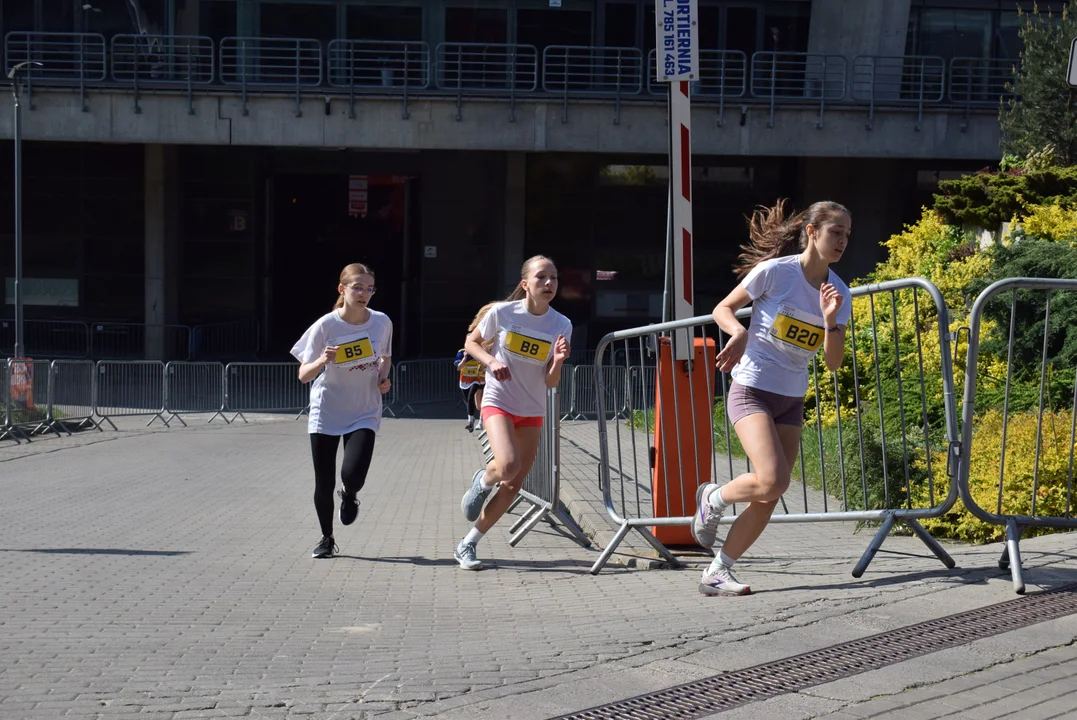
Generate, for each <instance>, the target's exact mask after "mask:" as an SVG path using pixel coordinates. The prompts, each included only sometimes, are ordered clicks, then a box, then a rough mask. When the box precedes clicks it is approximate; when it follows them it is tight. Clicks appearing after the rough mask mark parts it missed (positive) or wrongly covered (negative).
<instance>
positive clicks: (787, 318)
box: [732, 255, 853, 397]
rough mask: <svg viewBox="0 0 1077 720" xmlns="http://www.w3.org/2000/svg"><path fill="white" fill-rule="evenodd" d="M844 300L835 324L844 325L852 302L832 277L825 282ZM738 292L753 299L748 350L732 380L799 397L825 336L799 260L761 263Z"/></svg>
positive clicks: (843, 286)
mask: <svg viewBox="0 0 1077 720" xmlns="http://www.w3.org/2000/svg"><path fill="white" fill-rule="evenodd" d="M828 282H830V284H832V285H833V286H834V287H835V288H837V290H838V292H839V293H841V296H842V298H843V301H842V304H841V309H840V310H838V317H837V324H838V325H840V326H843V325H847V324H848V323H849V315H850V313H851V312H852V305H853V296H852V293H850V292H849V287H848V286H847V285H846V284H845V283H843V282H842V281H841V278H839V277H838V276H837V275H836V274H834V271H833V270H831V271H830V279H829V280H828ZM741 287H743V288H744V290H745V291H746V292H747V293H748V296H749V297H750V298H751V299H752V322H751V324H750V325H749V326H748V345H747V347H746V348H745V350H744V355H742V356H741V359H740V362H739V363H737V365H736V367H734V368H733V372H732V375H733V379H734V380H736V381H737V382H738V383H740V384H741V385H745V386H747V387H753V388H756V389H758V390H766V391H767V392H772V393H777V394H779V395H786V396H789V397H804V395H805V394H807V392H808V365H809V364H810V363H811V359H812V358H813V357H815V355H816V353H818V352H819V348H821V347H823V338H824V336H825V334H826V332H825V331H826V327H825V323H824V322H823V314H822V311H821V310H820V309H819V290H817V289H816V288H814V287H812V286H811V284H809V283H808V280H807V278H805V277H804V269H803V268H802V267H801V266H800V257H799V256H797V255H789V256H786V257H780V258H775V259H772V260H765V261H763V262H761V263H759V264H758V265H756V266H755V267H754V268H752V270H751V272H749V273H748V275H747V277H745V278H744V280H742V281H741Z"/></svg>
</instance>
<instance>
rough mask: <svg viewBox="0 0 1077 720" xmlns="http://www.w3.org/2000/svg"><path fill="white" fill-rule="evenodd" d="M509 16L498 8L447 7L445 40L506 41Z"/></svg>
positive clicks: (460, 41)
mask: <svg viewBox="0 0 1077 720" xmlns="http://www.w3.org/2000/svg"><path fill="white" fill-rule="evenodd" d="M508 18H509V15H508V11H507V10H499V9H497V8H482V9H476V8H461V7H450V8H445V42H450V43H506V42H508Z"/></svg>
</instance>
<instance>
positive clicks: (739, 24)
mask: <svg viewBox="0 0 1077 720" xmlns="http://www.w3.org/2000/svg"><path fill="white" fill-rule="evenodd" d="M1018 4H1021V5H1026V4H1027V5H1031V3H1017V4H1015V3H1014V2H999V1H997V0H968V1H965V0H938V1H937V2H936V1H935V0H855V1H854V0H729V1H726V0H700V6H701V11H700V28H701V30H700V36H701V51H702V53H701V54H702V61H701V64H702V70H701V74H702V75H703V77H702V78H701V79H700V81H699V82H698V83H695V84H694V85H693V99H694V110H693V124H694V140H693V149H694V153H695V155H694V167H693V182H694V186H695V189H696V191H695V228H696V236H697V245H696V250H695V252H696V257H697V270H696V284H697V291H696V293H697V306H698V308H699V310H700V311H701V312H705V311H707V310H709V309H710V307H711V306H712V305H713V303H714V302H715V301H716V299H718V298H719V297H720V296H721V295H722V294H724V293H725V292H727V291H728V290H729V289H730V288H731V287H732V285H733V283H734V282H735V279H734V277H733V274H732V273H731V271H730V265H731V262H732V261H733V259H734V258H735V257H736V254H737V252H738V247H739V245H740V244H741V243H743V242H744V241H745V239H746V227H745V222H744V216H745V215H746V214H748V213H750V212H751V209H752V207H753V206H755V205H757V204H760V203H768V204H770V203H773V202H774V200H775V199H776V198H778V197H788V198H790V199H792V201H793V204H794V205H796V206H797V207H803V206H804V205H806V204H808V203H810V202H812V201H815V200H819V199H835V200H838V201H840V202H843V203H844V204H846V205H848V206H849V207H850V208H851V209H852V211H853V214H854V240H853V244H852V246H851V248H850V252H849V253H848V256H847V257H846V258H845V259H844V260H843V261H842V263H841V266H840V267H839V268H838V270H839V272H841V273H842V274H843V275H844V276H845V277H847V278H849V279H852V278H854V277H857V276H860V275H863V274H864V273H866V272H867V271H869V270H870V269H871V267H872V266H873V265H874V263H875V262H877V261H878V259H879V258H880V256H881V251H880V248H879V243H880V242H881V241H882V240H884V239H886V238H887V237H888V236H889V235H890V234H891V233H893V232H895V231H898V230H900V228H901V226H902V224H903V223H907V222H911V221H913V220H915V219H916V218H917V217H918V215H919V208H920V207H921V206H922V205H924V204H926V203H929V202H930V199H931V192H932V190H933V189H934V186H935V183H936V182H937V180H938V178H939V177H945V176H947V175H949V174H953V173H957V172H960V171H968V170H975V169H979V168H982V167H984V166H986V165H989V164H992V163H995V162H997V160H998V157H999V149H998V143H999V128H998V122H997V106H998V102H999V98H1000V96H1003V95H1004V94H1005V90H1004V84H1005V81H1006V79H1007V78H1008V77H1010V74H1011V73H1012V69H1013V66H1014V63H1015V62H1016V58H1017V57H1018V54H1019V51H1020V46H1019V39H1018V36H1017V28H1018V27H1019V18H1018V14H1017V5H1018ZM554 5H558V6H559V7H554ZM1049 5H1050V3H1047V4H1045V3H1040V8H1041V10H1043V9H1048V6H1049ZM2 8H3V9H2V13H0V15H2V17H0V34H2V35H3V37H4V58H5V68H6V69H10V68H11V67H13V66H14V65H15V64H17V63H19V62H23V61H27V60H29V61H35V62H40V63H41V65H40V66H35V67H34V68H33V69H32V70H31V72H30V74H29V76H28V77H27V78H26V80H25V82H24V85H23V87H22V94H23V99H24V103H23V137H24V165H25V167H24V228H25V230H24V233H25V267H24V275H25V277H26V278H27V284H26V288H27V291H26V292H27V317H28V318H30V319H39V320H43V319H53V320H62V319H78V320H83V321H118V322H128V323H136V324H138V323H145V324H150V325H172V324H174V325H186V326H195V325H200V326H201V325H219V324H222V323H233V324H236V325H245V326H248V327H252V328H256V329H257V334H256V335H251V337H257V340H251V341H250V342H251V343H253V344H254V345H255V346H256V347H254V348H253V349H252V350H251V352H252V353H253V352H257V354H258V356H259V357H261V358H263V359H274V358H280V357H282V356H284V355H285V354H286V352H287V349H288V347H290V345H291V343H292V342H293V341H294V339H295V338H296V337H298V334H299V333H300V332H301V331H302V329H303V328H305V327H306V326H307V325H308V324H309V323H310V322H311V321H312V320H313V319H314V317H316V316H317V314H319V313H321V312H324V311H325V310H327V309H328V307H329V306H330V305H331V303H332V301H333V299H334V295H335V284H336V276H337V273H339V271H340V268H341V267H342V266H343V265H345V264H346V263H349V262H355V261H361V262H367V263H368V264H371V265H372V266H374V268H375V269H376V271H377V285H378V293H377V296H376V298H375V301H374V304H375V306H377V307H378V308H379V309H382V310H385V311H386V312H388V313H389V314H390V315H391V316H392V317H393V319H394V321H395V323H396V328H397V333H396V344H397V347H396V354H397V356H398V357H401V358H403V357H420V356H445V355H448V354H451V353H452V352H453V351H455V349H456V348H457V347H458V346H459V345H460V342H461V339H462V336H463V332H464V328H465V327H466V324H467V322H468V321H469V320H470V318H471V316H472V315H473V313H474V311H475V310H476V309H477V308H478V307H479V306H480V305H481V304H482V303H484V302H486V301H488V300H491V299H495V298H497V297H499V296H502V295H503V294H504V293H505V292H506V290H507V289H508V287H509V286H511V285H512V284H513V283H514V282H515V280H516V278H517V277H518V272H519V267H520V264H521V262H522V261H523V259H524V258H526V257H528V256H530V255H532V254H536V253H543V254H546V255H549V256H551V257H553V258H554V259H555V261H556V262H557V263H558V266H559V268H560V271H561V278H562V289H561V298H560V300H559V301H558V302H559V307H560V308H561V309H562V311H564V312H566V314H568V315H569V316H570V317H571V318H572V319H573V321H574V323H575V324H576V327H577V339H576V342H575V343H574V344H575V347H577V348H586V347H593V346H594V344H595V343H596V342H597V340H598V338H600V337H601V335H602V334H604V333H606V332H608V331H610V330H612V329H617V328H623V327H629V326H632V325H637V324H642V323H645V322H648V321H650V320H653V319H655V317H656V312H657V307H658V302H659V300H660V296H661V292H662V257H663V248H664V237H665V234H664V224H665V213H666V188H665V177H666V167H665V165H666V157H665V153H666V149H667V133H668V129H667V127H666V109H665V98H664V94H663V93H664V88H663V87H662V86H661V85H660V84H659V83H656V82H655V81H654V78H653V75H654V73H653V70H652V66H653V57H652V51H653V49H654V42H655V41H654V32H653V19H654V2H653V0H563V2H559V3H551V2H550V1H549V0H481V1H480V0H323V1H321V2H305V1H302V0H291V1H290V2H277V1H276V0H92V2H90V3H85V2H81V1H76V0H22V2H13V1H12V0H4V2H3V5H2ZM87 8H88V9H87ZM11 110H12V105H11V97H10V94H5V95H4V96H3V97H0V138H4V139H6V142H4V143H3V144H2V145H0V167H7V168H10V167H11V166H12V155H13V151H12V143H11V142H10V139H11V138H12V133H13V123H12V117H13V114H12V112H11ZM12 198H13V188H12V180H11V173H10V172H8V173H4V174H2V175H0V217H9V218H10V217H11V215H12V212H13V205H12V203H13V199H12ZM9 227H10V224H9ZM13 255H14V252H13V240H12V231H11V230H10V229H8V228H3V229H2V230H0V268H2V270H3V275H4V277H5V278H10V277H11V276H12V275H13ZM9 284H10V282H9ZM10 301H11V298H10V292H9V297H8V303H9V304H8V305H7V311H5V312H3V313H0V316H4V317H11V316H12V315H13V310H12V308H11V305H10ZM3 344H4V343H3V337H2V333H0V345H3ZM0 349H3V348H0ZM30 349H31V351H33V350H34V348H33V347H31V348H30Z"/></svg>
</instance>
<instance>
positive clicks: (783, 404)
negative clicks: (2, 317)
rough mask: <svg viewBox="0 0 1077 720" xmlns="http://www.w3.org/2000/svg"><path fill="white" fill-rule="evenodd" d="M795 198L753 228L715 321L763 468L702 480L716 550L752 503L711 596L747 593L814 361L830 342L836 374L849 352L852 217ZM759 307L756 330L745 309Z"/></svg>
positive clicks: (735, 409)
mask: <svg viewBox="0 0 1077 720" xmlns="http://www.w3.org/2000/svg"><path fill="white" fill-rule="evenodd" d="M784 206H785V201H783V200H779V201H778V204H777V205H775V206H774V207H773V208H759V209H757V210H756V211H755V212H754V213H753V214H752V218H751V222H750V226H749V233H750V238H751V240H750V242H749V244H748V245H745V246H744V248H743V249H744V253H743V254H741V256H740V262H739V264H738V266H737V274H738V275H739V276H740V277H742V278H743V279H742V280H741V282H740V285H738V286H737V288H736V289H735V290H733V292H731V293H729V295H727V296H726V298H725V299H724V300H722V301H721V302H720V303H718V306H717V307H715V308H714V313H713V315H714V321H715V322H716V323H718V326H719V327H720V328H721V329H722V330H723V331H724V332H725V333H726V334H727V335H728V336H729V342H728V343H726V345H725V347H724V348H723V349H722V350H721V352H719V353H718V358H717V363H716V364H717V367H718V369H719V370H721V371H722V372H729V371H732V373H731V374H732V376H733V382H732V384H731V385H730V388H729V394H728V396H727V397H726V413H727V414H728V416H729V421H730V423H732V424H733V429H734V430H736V432H737V437H738V438H739V439H740V441H741V445H742V446H743V447H744V450H745V452H746V453H747V454H748V459H749V460H750V461H751V463H752V468H753V471H752V472H750V473H745V474H743V475H740V476H738V477H736V478H734V479H733V480H732V481H730V482H729V483H727V484H726V485H723V486H722V487H718V485H716V484H715V483H707V484H705V485H702V486H700V488H699V490H698V492H697V493H696V505H697V509H696V514H695V517H694V518H693V519H692V535H693V536H694V537H695V539H696V542H698V543H699V544H700V545H703V546H704V547H712V546H713V545H714V542H715V537H716V534H717V530H718V522H719V520H721V518H722V515H723V514H724V513H725V511H726V509H727V508H728V507H729V506H730V505H733V504H734V503H748V507H746V508H745V509H744V511H743V512H741V513H740V514H738V515H737V519H736V521H735V522H734V523H733V525H732V526H731V527H730V529H729V533H728V535H726V539H725V542H724V543H723V544H722V548H721V550H720V552H719V553H718V554H717V555H716V556H715V558H714V561H713V562H712V563H711V564H710V567H708V568H707V570H705V571H704V573H703V578H702V579H701V580H700V584H699V591H700V592H701V593H703V594H704V595H747V594H748V593H750V592H751V588H749V586H748V585H744V584H742V583H739V582H737V580H736V578H734V577H733V573H732V568H733V563H734V562H735V561H736V560H738V559H739V558H740V557H741V555H743V554H744V552H745V551H747V550H748V548H750V547H751V546H752V543H754V542H755V541H756V540H757V539H758V538H759V536H760V535H761V534H762V532H763V529H764V528H765V527H766V526H767V523H768V522H769V521H770V516H771V514H772V513H773V512H774V507H775V506H776V505H777V503H778V500H780V499H781V496H782V494H783V493H784V492H785V491H786V490H787V489H788V488H789V480H790V477H791V475H792V467H793V465H794V463H795V462H796V458H797V453H798V451H799V449H800V435H801V429H802V426H803V424H804V396H805V395H806V394H807V392H808V365H810V364H811V361H812V358H814V357H815V355H816V353H817V352H818V351H819V349H820V348H822V350H823V356H824V359H825V362H826V366H827V368H828V369H830V370H831V371H832V372H833V371H836V370H837V369H838V368H839V367H841V364H842V361H843V360H844V357H845V327H846V325H847V324H848V322H849V315H850V312H851V308H852V295H851V294H850V292H849V288H848V287H847V286H846V285H845V283H843V282H842V281H841V278H839V277H838V276H837V275H836V274H835V273H834V272H833V271H832V270H831V269H830V265H831V263H835V262H837V261H838V260H840V259H841V256H842V253H844V252H845V248H846V247H847V246H848V244H849V235H850V233H851V232H852V216H851V214H850V213H849V211H848V210H846V209H845V208H844V207H843V206H841V205H839V204H838V203H834V202H817V203H815V204H814V205H812V206H810V207H809V208H808V209H807V210H805V211H804V212H801V213H798V214H796V215H794V216H792V217H790V218H786V217H785V207H784ZM748 303H751V304H752V319H751V323H750V325H749V327H748V329H747V330H746V329H745V328H744V326H743V325H741V323H740V321H739V320H737V318H736V316H735V313H736V312H737V311H738V310H740V309H741V308H743V307H744V306H745V305H747V304H748Z"/></svg>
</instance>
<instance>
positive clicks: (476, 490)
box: [453, 255, 572, 570]
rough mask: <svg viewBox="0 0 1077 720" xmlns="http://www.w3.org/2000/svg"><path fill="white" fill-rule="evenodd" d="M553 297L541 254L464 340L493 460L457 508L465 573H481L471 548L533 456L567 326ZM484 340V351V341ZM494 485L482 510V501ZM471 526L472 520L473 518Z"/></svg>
mask: <svg viewBox="0 0 1077 720" xmlns="http://www.w3.org/2000/svg"><path fill="white" fill-rule="evenodd" d="M556 294H557V268H556V267H554V264H553V262H552V261H551V260H550V259H549V258H547V257H544V256H542V255H536V256H535V257H533V258H531V259H530V260H528V261H527V262H525V263H524V266H523V268H522V269H521V270H520V284H519V285H518V286H517V287H516V289H515V290H513V292H512V294H511V295H509V297H508V299H507V300H506V301H505V302H503V303H497V304H496V305H494V307H493V308H492V309H491V310H490V311H489V312H488V313H486V316H485V317H484V318H482V320H481V321H480V322H479V324H478V326H477V327H475V329H473V330H472V331H471V332H470V333H469V334H468V336H467V340H466V341H465V342H464V349H465V350H466V351H467V353H468V354H469V355H471V356H472V357H473V358H475V359H477V360H478V361H479V362H481V363H482V364H483V365H485V366H486V392H485V393H484V394H483V398H482V422H483V426H484V427H485V428H486V435H487V437H488V438H489V439H490V448H491V449H492V450H493V453H494V459H493V460H491V461H490V463H489V464H488V465H487V466H486V467H485V468H481V469H479V470H478V471H477V472H476V473H475V476H474V477H473V478H472V479H471V488H470V489H469V490H468V491H467V492H466V493H464V497H463V499H462V500H461V501H460V507H461V509H462V510H463V511H464V517H466V518H467V519H468V521H470V522H474V523H475V526H474V527H473V528H471V532H469V533H468V534H467V536H466V537H464V539H463V540H461V541H460V544H459V545H457V546H456V551H455V552H454V553H453V555H454V556H455V557H456V560H457V561H458V562H459V563H460V567H462V568H463V569H465V570H481V569H482V563H481V562H480V561H479V559H478V558H477V557H476V550H475V547H476V545H477V544H478V542H479V540H480V539H481V538H482V536H483V535H485V534H486V533H488V532H489V531H490V528H492V527H493V526H494V523H496V522H497V521H498V519H500V517H501V516H502V515H504V514H505V511H506V510H508V507H509V505H511V504H512V500H513V498H515V497H516V494H517V493H518V492H520V487H521V486H522V485H523V481H524V478H525V477H527V473H528V472H530V471H531V465H532V463H534V462H535V454H536V453H537V452H538V446H539V435H540V433H541V431H542V419H543V416H544V415H545V414H546V389H547V388H552V387H556V386H557V383H558V382H560V380H561V366H562V365H563V364H564V362H565V360H566V359H568V356H569V351H570V346H569V341H570V339H571V338H572V323H571V322H569V319H568V318H566V317H565V316H564V315H562V314H561V313H559V312H557V311H556V310H554V309H553V308H552V307H550V301H551V300H553V298H554V295H556ZM487 342H492V344H493V345H492V347H491V348H490V349H489V350H487V349H486V348H485V347H483V345H484V343H487ZM498 486H500V487H501V492H499V493H497V494H496V495H494V497H493V499H491V500H490V503H489V504H488V505H487V506H486V508H485V509H483V503H484V502H485V501H486V498H487V497H488V496H489V495H490V493H491V492H493V491H494V488H496V487H498ZM476 520H477V521H478V522H475V521H476Z"/></svg>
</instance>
